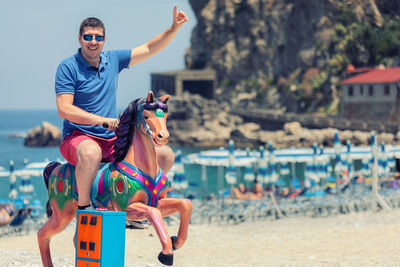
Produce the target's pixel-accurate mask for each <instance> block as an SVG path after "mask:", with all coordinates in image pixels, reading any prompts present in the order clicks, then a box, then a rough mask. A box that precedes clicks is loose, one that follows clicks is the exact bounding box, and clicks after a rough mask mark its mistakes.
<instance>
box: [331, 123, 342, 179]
mask: <svg viewBox="0 0 400 267" xmlns="http://www.w3.org/2000/svg"><path fill="white" fill-rule="evenodd" d="M333 149H334V151H335V152H334V153H335V155H334V167H333V170H334V173H335V177H336V179H339V177H340V173H341V172H342V171H343V164H342V144H341V143H340V139H339V133H338V132H337V131H335V133H334V139H333Z"/></svg>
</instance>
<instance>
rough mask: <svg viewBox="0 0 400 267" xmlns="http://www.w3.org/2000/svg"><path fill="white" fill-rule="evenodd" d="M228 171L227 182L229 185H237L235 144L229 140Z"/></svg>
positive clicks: (226, 174)
mask: <svg viewBox="0 0 400 267" xmlns="http://www.w3.org/2000/svg"><path fill="white" fill-rule="evenodd" d="M228 164H229V165H228V169H227V171H226V173H225V180H226V182H227V183H228V184H230V185H233V184H236V181H237V179H236V167H235V143H234V142H233V140H229V156H228Z"/></svg>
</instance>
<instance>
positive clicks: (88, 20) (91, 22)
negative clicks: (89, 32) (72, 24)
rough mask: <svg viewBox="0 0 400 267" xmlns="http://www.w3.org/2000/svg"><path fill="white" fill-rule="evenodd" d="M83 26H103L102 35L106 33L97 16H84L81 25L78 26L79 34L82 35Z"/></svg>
mask: <svg viewBox="0 0 400 267" xmlns="http://www.w3.org/2000/svg"><path fill="white" fill-rule="evenodd" d="M85 27H91V28H103V35H106V28H105V27H104V24H103V22H102V21H101V20H99V19H98V18H94V17H90V18H86V19H84V20H83V21H82V23H81V26H80V27H79V35H80V36H82V34H83V32H84V30H85Z"/></svg>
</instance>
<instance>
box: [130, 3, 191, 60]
mask: <svg viewBox="0 0 400 267" xmlns="http://www.w3.org/2000/svg"><path fill="white" fill-rule="evenodd" d="M186 21H188V17H187V16H186V14H185V13H184V12H183V11H179V12H177V8H176V6H174V10H173V17H172V26H171V27H169V28H168V29H167V30H165V31H164V32H162V33H161V34H159V35H157V36H156V37H154V38H153V39H151V40H150V41H148V42H147V43H145V44H142V45H140V46H138V47H136V48H133V49H132V52H131V53H132V54H131V61H130V62H129V67H131V66H133V65H136V64H138V63H140V62H142V61H144V60H146V59H148V58H149V57H151V56H153V55H154V54H156V53H157V52H159V51H161V50H162V49H164V48H165V47H166V46H167V45H168V44H169V42H171V40H172V39H173V38H174V36H175V34H176V32H177V31H178V30H179V29H180V27H182V25H183V23H185V22H186Z"/></svg>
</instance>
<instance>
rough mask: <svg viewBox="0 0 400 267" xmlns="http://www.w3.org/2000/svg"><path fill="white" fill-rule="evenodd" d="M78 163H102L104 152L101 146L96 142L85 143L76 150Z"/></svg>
mask: <svg viewBox="0 0 400 267" xmlns="http://www.w3.org/2000/svg"><path fill="white" fill-rule="evenodd" d="M76 156H77V160H78V162H98V163H99V162H100V161H101V158H102V151H101V148H100V146H99V145H98V144H97V143H96V142H94V141H83V142H82V143H80V144H79V146H78V148H77V150H76Z"/></svg>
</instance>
